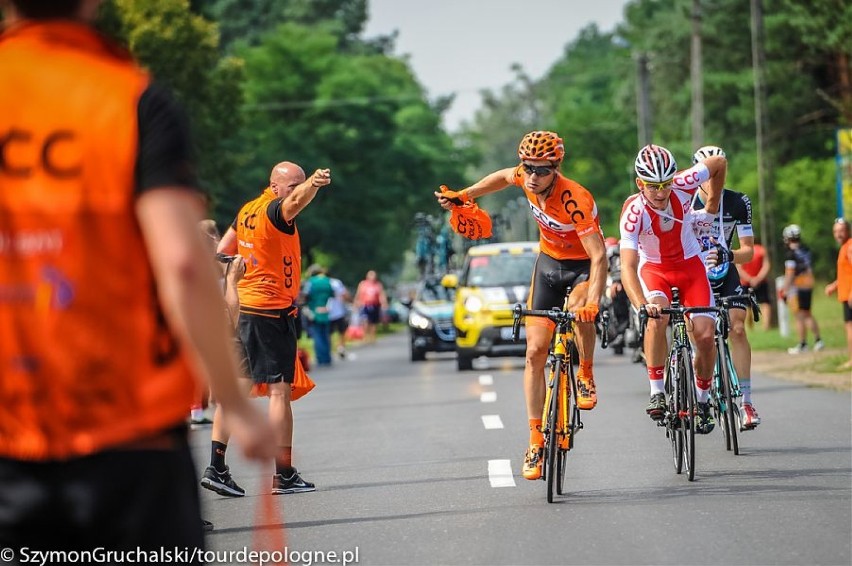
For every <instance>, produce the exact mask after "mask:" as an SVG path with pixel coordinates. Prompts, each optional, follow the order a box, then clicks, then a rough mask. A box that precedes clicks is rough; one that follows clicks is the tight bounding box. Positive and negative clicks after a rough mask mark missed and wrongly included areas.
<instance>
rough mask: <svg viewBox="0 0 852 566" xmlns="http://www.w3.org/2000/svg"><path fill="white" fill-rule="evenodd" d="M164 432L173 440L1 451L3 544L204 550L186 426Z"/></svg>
mask: <svg viewBox="0 0 852 566" xmlns="http://www.w3.org/2000/svg"><path fill="white" fill-rule="evenodd" d="M128 418H132V416H130V415H128ZM163 435H164V436H163V437H162V438H163V440H162V442H163V443H164V444H165V445H166V446H172V448H166V447H163V448H161V449H154V448H150V447H149V448H148V449H144V450H143V449H141V448H140V447H138V446H137V447H131V446H126V447H122V448H120V449H113V450H108V451H104V452H100V453H97V454H93V455H91V456H86V457H84V458H76V459H72V460H67V461H65V460H64V461H53V462H23V461H19V460H7V459H4V458H0V484H2V485H3V497H2V509H3V512H2V513H0V548H12V549H15V550H16V552H17V551H18V549H20V548H22V547H29V548H30V552H33V551H35V550H60V551H62V550H64V551H71V550H77V551H82V550H88V551H92V550H93V549H98V548H103V549H108V550H131V551H134V552H135V551H136V549H137V547H138V548H139V549H142V550H147V551H160V549H161V548H166V549H174V548H175V547H177V548H179V549H184V548H188V549H189V550H188V552H187V554H188V555H189V554H192V553H193V552H194V549H199V551H200V550H203V549H204V533H203V530H202V527H201V510H200V505H199V497H198V484H197V481H198V479H197V477H196V471H195V466H194V465H193V462H192V457H191V454H190V449H189V445H188V443H187V438H186V429H185V426H181V427H176V428H175V429H173V430H172V431H169V432H166V433H163ZM95 557H97V555H95ZM19 558H20V555H19ZM185 560H188V557H186V558H185ZM115 562H116V560H107V563H115ZM194 563H197V564H201V561H200V560H199V559H196V561H195V562H194Z"/></svg>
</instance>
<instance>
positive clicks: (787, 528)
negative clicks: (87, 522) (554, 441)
mask: <svg viewBox="0 0 852 566" xmlns="http://www.w3.org/2000/svg"><path fill="white" fill-rule="evenodd" d="M355 352H356V353H357V358H356V359H354V360H345V361H340V362H336V363H335V365H334V366H333V367H332V368H330V369H322V370H320V369H315V370H314V371H312V372H311V376H312V378H313V379H314V380H315V381H316V382H317V387H316V389H315V390H314V391H313V392H312V393H311V394H309V395H308V396H307V397H305V398H304V399H302V400H299V401H297V402H296V403H295V404H294V414H295V420H296V427H295V428H296V430H295V456H294V458H295V464H296V466H297V467H298V468H299V470H300V472H301V473H302V475H303V476H304V477H305V478H306V479H308V480H309V481H313V482H315V483H316V484H317V491H316V492H314V493H304V494H296V495H286V496H275V497H274V498H271V499H272V502H273V504H274V505H275V509H276V515H277V517H275V516H272V517H270V516H268V515H264V514H263V505H264V502H267V503H268V502H269V501H270V498H269V497H268V496H266V497H265V496H263V495H262V494H264V493H266V492H267V490H268V489H269V485H270V482H271V474H272V470H271V469H260V468H259V467H257V466H254V465H250V464H247V463H245V462H244V461H242V460H241V459H240V458H239V454H238V450H237V449H236V447H231V448H230V449H229V463H230V465H231V469H232V471H233V473H234V477H235V479H236V480H237V482H238V483H240V484H241V485H242V486H243V487H244V488H245V489H246V491H247V496H246V497H245V498H240V499H230V498H224V497H220V496H218V495H216V494H213V493H211V492H208V491H206V490H202V502H203V506H204V511H205V516H206V517H207V518H208V519H210V520H212V521H213V522H214V523H215V525H216V529H215V530H214V531H213V532H211V533H210V535H209V537H208V546H209V548H210V549H212V550H219V551H223V550H224V551H228V550H230V551H238V550H240V549H243V548H249V549H251V548H254V547H255V546H254V545H256V544H257V540H258V536H261V537H262V536H269V535H270V534H273V533H274V532H275V526H280V525H282V524H284V525H285V529H284V531H285V532H284V535H285V536H286V545H287V549H288V551H289V552H291V553H294V552H297V553H305V554H291V555H290V558H291V560H290V563H291V564H296V563H308V562H311V561H313V562H314V563H317V562H321V560H318V559H320V558H323V557H325V558H326V559H327V558H328V556H327V555H325V556H322V555H320V554H307V552H314V553H330V552H336V553H338V555H337V557H336V558H337V563H340V560H341V559H342V558H343V554H344V553H346V558H347V559H350V560H351V559H354V558H356V554H355V553H356V552H357V561H358V563H359V564H489V565H490V564H495V565H496V564H843V565H848V564H850V562H852V553H851V552H850V538H852V428H850V425H851V424H852V404H850V394H849V393H848V392H846V393H839V392H835V391H830V390H826V389H818V388H810V387H807V386H805V385H799V384H795V383H791V382H789V381H779V380H775V379H772V378H769V377H767V376H762V375H759V374H758V375H756V376H755V378H754V401H755V405H756V406H757V407H758V408H759V410H760V414H761V417H762V419H763V424H762V425H761V426H760V427H759V428H758V429H757V430H755V431H751V432H747V433H743V434H742V436H741V437H740V455H739V456H734V455H733V453H731V452H727V451H726V450H725V449H724V443H723V440H722V436H721V432H720V431H718V430H717V431H714V432H713V433H712V434H710V435H708V436H704V437H699V438H698V442H697V462H696V468H697V472H696V481H694V482H688V481H687V479H686V476H685V475H676V474H675V473H674V469H673V467H672V464H671V456H670V454H671V450H670V445H669V442H668V440H667V439H666V438H665V434H664V432H663V429H660V428H658V427H657V426H656V425H655V424H654V423H653V422H651V420H650V419H648V417H647V416H646V415H645V413H644V407H645V405H646V404H647V401H648V384H647V378H646V377H645V375H644V371H643V368H642V367H641V366H638V365H632V364H630V363H629V362H628V360H627V359H625V358H621V357H616V356H614V355H613V354H612V353H611V352H609V351H599V352H598V355H597V361H596V376H597V378H596V381H597V385H598V397H599V403H598V407H597V408H596V409H595V410H593V411H591V412H584V423H585V429H584V430H583V431H581V433H580V434H579V435H578V436H577V439H576V444H575V448H574V450H572V451H571V452H570V453H569V455H568V466H569V470H568V476H567V479H566V489H567V494H566V495H565V496H562V497H559V498H558V499H557V501H556V502H555V503H554V504H548V503H547V501H546V498H545V495H546V494H545V489H546V486H545V483H544V482H542V481H532V482H531V481H527V480H524V479H523V477H522V476H521V474H520V467H521V463H522V456H523V452H524V449H525V447H526V442H527V436H528V430H527V421H526V414H525V411H524V403H523V395H522V389H521V379H522V377H521V376H522V367H523V365H522V364H523V360H522V359H520V358H507V359H491V360H487V362H486V364H477V365H475V366H474V367H475V368H476V367H477V366H479V369H474V371H468V372H458V371H456V369H455V360H454V358H453V356H452V355H445V354H441V355H436V354H430V355H429V357H428V359H427V361H425V362H420V363H411V362H409V361H408V350H407V336H406V335H404V334H400V335H396V336H391V337H387V338H384V339H382V340H380V341H379V342H378V343H377V344H374V345H372V346H368V347H362V348H360V349H358V350H355ZM258 402H259V403H262V402H263V401H258ZM192 442H193V446H194V449H195V454H196V460H197V461H196V465H197V467H198V469H199V477H200V474H201V471H202V470H203V468H204V466H206V464H207V461H208V459H209V452H210V448H209V429H201V430H196V431H193V432H192ZM507 470H510V472H511V473H509V471H507ZM325 563H334V561H333V560H325Z"/></svg>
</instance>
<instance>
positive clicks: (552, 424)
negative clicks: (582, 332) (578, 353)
mask: <svg viewBox="0 0 852 566" xmlns="http://www.w3.org/2000/svg"><path fill="white" fill-rule="evenodd" d="M551 372H552V373H551V380H550V384H549V387H550V404H549V405H548V406H547V435H545V437H544V475H545V479H546V480H547V502H548V503H553V494H554V492H555V491H556V481H557V477H558V476H559V475H560V474H559V471H558V470H557V469H556V466H557V458H556V453H557V452H558V450H559V435H558V434H557V430H558V426H557V425H558V424H559V420H558V419H559V403H560V397H561V391H560V389H561V388H560V385H559V384H560V382H561V381H562V379H563V378H562V372H563V369H562V360H556V361H555V362H554V364H553V368H552V370H551Z"/></svg>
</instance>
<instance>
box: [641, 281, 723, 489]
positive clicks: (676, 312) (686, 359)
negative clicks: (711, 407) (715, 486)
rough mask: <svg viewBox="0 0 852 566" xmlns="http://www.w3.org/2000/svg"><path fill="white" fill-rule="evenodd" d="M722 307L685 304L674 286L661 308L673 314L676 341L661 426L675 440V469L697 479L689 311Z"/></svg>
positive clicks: (667, 371)
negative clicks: (668, 301) (669, 302)
mask: <svg viewBox="0 0 852 566" xmlns="http://www.w3.org/2000/svg"><path fill="white" fill-rule="evenodd" d="M720 310H721V309H719V308H718V307H684V306H682V305H681V303H680V291H679V290H678V288H677V287H672V303H671V306H670V307H667V308H662V309H660V313H661V314H664V315H669V323H668V324H669V328H670V329H671V333H672V342H671V346H670V348H669V356H668V360H669V361H668V363H667V364H666V368H665V374H664V387H665V397H666V411H665V414H664V415H663V418H662V419H661V420H659V421H657V426H661V427H665V429H666V438H668V439H669V440H670V441H671V445H672V460H673V462H674V469H675V473H678V474H680V473H682V472H683V471H684V468H685V469H686V473H687V479H689V481H693V480H694V479H695V408H696V396H695V370H694V369H693V365H692V357H693V356H692V344H691V343H690V341H689V335H688V333H687V319H686V315H688V314H699V313H716V314H718V312H719V311H720ZM639 320H640V325H639V327H640V334H641V335H642V336H643V337H644V334H645V325H646V324H647V322H648V313H647V311H646V310H645V307H644V305H643V306H642V308H641V309H640V310H639Z"/></svg>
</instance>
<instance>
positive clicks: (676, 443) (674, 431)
mask: <svg viewBox="0 0 852 566" xmlns="http://www.w3.org/2000/svg"><path fill="white" fill-rule="evenodd" d="M678 367H679V363H675V365H674V366H672V365H671V364H669V365H667V366H666V377H665V380H666V381H665V388H666V415H665V417H664V418H665V423H666V436H668V437H669V441H670V442H671V443H672V462H673V463H674V469H675V473H676V474H679V473H681V472H682V471H683V430H682V428H681V426H680V418H679V417H678V414H679V413H680V398H679V397H678V395H677V391H678V387H677V383H678V381H679V380H680V379H681V377H680V376H678V375H677V373H676V372H677V371H678V370H677V368H678Z"/></svg>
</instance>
